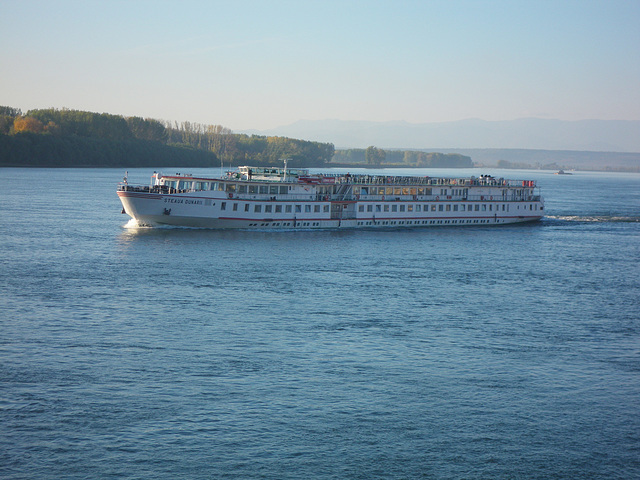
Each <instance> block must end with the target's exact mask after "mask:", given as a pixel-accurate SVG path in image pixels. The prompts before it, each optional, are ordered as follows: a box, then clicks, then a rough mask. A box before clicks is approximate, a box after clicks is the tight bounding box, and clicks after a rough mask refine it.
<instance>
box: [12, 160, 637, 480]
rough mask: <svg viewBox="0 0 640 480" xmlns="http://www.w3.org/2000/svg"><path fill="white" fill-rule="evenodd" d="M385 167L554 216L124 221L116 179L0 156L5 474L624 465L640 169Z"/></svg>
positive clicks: (433, 475)
mask: <svg viewBox="0 0 640 480" xmlns="http://www.w3.org/2000/svg"><path fill="white" fill-rule="evenodd" d="M387 172H388V171H387ZM400 172H403V173H406V172H409V173H421V174H423V175H425V174H427V175H431V176H437V175H445V174H451V173H453V174H454V175H456V176H463V175H467V174H474V175H476V176H477V175H479V174H480V173H489V174H494V175H497V176H500V177H506V178H527V179H535V180H537V181H538V184H539V185H540V186H541V187H542V193H543V195H544V196H545V200H546V213H547V215H548V216H547V218H545V219H544V220H543V221H542V222H539V223H536V224H532V225H524V226H522V225H520V226H502V227H483V226H471V227H440V228H434V229H428V228H427V229H417V230H409V229H406V230H402V229H399V230H394V231H298V232H291V231H289V232H286V231H277V232H273V231H269V232H267V231H211V230H193V229H171V228H155V229H150V228H145V229H136V228H125V224H127V220H128V217H126V216H124V215H121V214H120V210H121V205H120V204H119V201H118V199H117V197H116V193H115V189H116V184H117V183H118V181H120V180H121V179H122V176H123V174H124V171H121V170H113V169H97V170H84V169H60V170H49V169H8V168H3V169H0V180H1V181H2V190H1V191H0V209H1V211H2V226H1V227H0V251H1V252H2V253H1V255H0V289H1V290H0V291H1V297H0V311H1V312H2V314H1V315H0V477H1V478H3V479H23V478H24V479H41V480H43V479H44V480H46V479H62V478H64V479H81V478H82V479H84V478H96V479H97V478H99V479H109V478H162V479H214V478H216V479H217V478H223V479H258V478H260V479H301V478H318V479H378V478H379V479H418V478H420V479H462V478H465V479H488V478H490V479H519V478H522V479H533V478H545V479H554V478H557V479H578V478H589V479H631V478H639V477H640V175H638V174H614V173H587V172H576V173H575V174H574V175H571V176H559V175H553V174H552V173H551V172H540V171H535V172H524V171H499V170H491V169H487V170H485V171H482V172H480V171H477V170H475V171H462V172H460V171H455V172H451V171H446V170H423V171H420V172H416V171H401V170H397V171H394V172H393V173H400ZM166 173H173V171H171V172H169V171H167V172H166ZM193 173H206V171H203V170H193ZM214 173H215V174H216V175H217V174H218V173H219V170H216V171H214ZM150 174H151V172H150V171H147V170H130V171H129V179H130V183H135V182H136V181H139V182H148V180H149V178H150Z"/></svg>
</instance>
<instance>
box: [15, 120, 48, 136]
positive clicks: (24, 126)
mask: <svg viewBox="0 0 640 480" xmlns="http://www.w3.org/2000/svg"><path fill="white" fill-rule="evenodd" d="M13 131H14V133H21V132H33V133H42V132H43V131H44V125H43V124H42V122H41V121H40V120H38V119H36V118H33V117H17V118H16V119H15V120H14V121H13Z"/></svg>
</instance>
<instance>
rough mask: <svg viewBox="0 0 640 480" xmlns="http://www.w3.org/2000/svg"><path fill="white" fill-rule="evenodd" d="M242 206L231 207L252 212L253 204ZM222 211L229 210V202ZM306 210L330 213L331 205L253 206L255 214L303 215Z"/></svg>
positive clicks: (233, 205) (222, 204) (224, 204)
mask: <svg viewBox="0 0 640 480" xmlns="http://www.w3.org/2000/svg"><path fill="white" fill-rule="evenodd" d="M240 205H241V204H239V203H233V204H232V205H231V210H232V211H234V212H237V211H238V210H239V209H240V208H243V211H245V212H250V211H251V204H250V203H245V204H244V207H240ZM220 210H227V202H222V203H221V204H220ZM303 210H304V213H312V212H313V213H320V211H322V212H323V213H328V212H329V205H310V204H307V205H274V204H267V205H262V204H259V203H256V204H254V205H253V212H254V213H262V212H264V213H282V212H284V213H293V212H294V211H295V213H302V212H303Z"/></svg>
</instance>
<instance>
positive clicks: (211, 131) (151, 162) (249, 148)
mask: <svg viewBox="0 0 640 480" xmlns="http://www.w3.org/2000/svg"><path fill="white" fill-rule="evenodd" d="M333 153H334V147H333V145H332V144H330V143H319V142H310V141H305V140H297V139H291V138H286V137H267V136H260V135H245V134H234V133H233V132H231V130H229V129H228V128H225V127H223V126H221V125H202V124H198V123H191V122H182V123H177V122H165V121H161V120H156V119H150V118H141V117H123V116H120V115H112V114H107V113H94V112H86V111H79V110H69V109H54V108H51V109H39V110H30V111H28V112H27V113H26V114H23V113H22V111H20V109H17V108H13V107H0V165H4V166H65V167H68V166H104V167H110V166H114V167H116V166H117V167H120V166H129V167H136V166H158V167H161V166H185V167H186V166H194V167H195V166H197V167H207V166H212V167H213V166H220V165H221V164H223V165H226V166H237V165H242V164H251V165H257V166H270V165H274V166H275V165H278V166H279V165H282V162H283V160H284V159H285V158H286V159H288V160H289V165H290V166H292V167H320V166H322V165H324V164H325V163H327V162H329V161H330V160H331V158H332V156H333Z"/></svg>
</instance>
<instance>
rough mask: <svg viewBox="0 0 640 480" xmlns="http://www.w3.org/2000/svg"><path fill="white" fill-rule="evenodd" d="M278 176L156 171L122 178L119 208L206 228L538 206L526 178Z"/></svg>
mask: <svg viewBox="0 0 640 480" xmlns="http://www.w3.org/2000/svg"><path fill="white" fill-rule="evenodd" d="M245 168H246V167H245ZM256 170H258V169H256ZM278 171H280V170H278ZM281 177H282V178H281V179H276V180H274V179H270V178H269V177H268V176H265V177H259V178H258V179H256V178H255V177H253V178H252V177H251V176H249V178H246V176H241V175H236V176H230V177H226V178H224V179H211V178H209V179H206V178H193V177H189V176H170V177H160V176H158V177H157V178H156V185H152V186H151V187H134V186H129V185H126V184H122V185H120V187H119V189H118V196H119V197H120V200H121V202H122V205H123V207H124V208H123V212H124V213H126V214H128V215H129V216H131V217H132V218H134V219H135V220H136V222H137V223H138V224H140V225H175V226H183V227H199V228H212V229H237V228H241V229H256V228H259V229H265V228H274V229H327V228H329V229H336V228H399V227H402V228H404V227H407V228H408V227H429V226H447V225H456V226H465V225H505V224H513V223H522V222H531V221H536V220H540V219H541V218H542V217H543V211H544V203H543V199H542V197H540V196H539V195H536V194H534V188H535V186H534V184H533V182H528V181H525V182H521V181H518V182H514V181H509V180H503V179H499V180H497V179H493V178H491V177H484V178H482V179H480V180H478V179H473V178H471V179H455V180H454V179H431V178H428V177H382V176H377V177H370V176H342V177H333V176H332V177H327V176H317V177H313V178H312V179H311V181H312V182H313V183H309V179H307V178H304V177H301V176H293V175H285V176H281ZM330 180H333V181H332V182H331V183H325V182H329V181H330ZM411 182H414V183H411ZM173 186H175V188H174V187H173ZM185 186H187V187H188V188H178V187H185ZM214 186H215V189H211V188H214ZM204 187H207V189H205V188H204ZM261 192H262V193H261Z"/></svg>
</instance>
